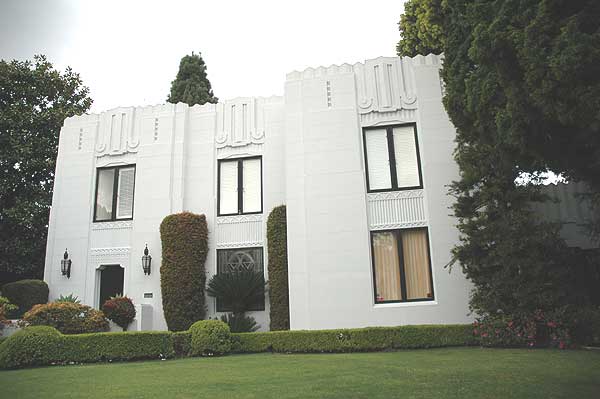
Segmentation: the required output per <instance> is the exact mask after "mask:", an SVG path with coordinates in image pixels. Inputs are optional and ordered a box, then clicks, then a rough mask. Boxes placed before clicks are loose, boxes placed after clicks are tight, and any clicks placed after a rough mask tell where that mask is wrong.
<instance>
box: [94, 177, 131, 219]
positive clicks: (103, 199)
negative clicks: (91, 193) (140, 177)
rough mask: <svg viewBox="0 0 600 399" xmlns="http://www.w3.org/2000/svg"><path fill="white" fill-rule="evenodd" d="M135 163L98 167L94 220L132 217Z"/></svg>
mask: <svg viewBox="0 0 600 399" xmlns="http://www.w3.org/2000/svg"><path fill="white" fill-rule="evenodd" d="M134 189H135V165H126V166H114V167H110V168H98V172H97V176H96V201H95V206H94V222H106V221H111V220H127V219H132V218H133V192H134Z"/></svg>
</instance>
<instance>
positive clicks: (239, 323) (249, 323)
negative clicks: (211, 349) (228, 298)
mask: <svg viewBox="0 0 600 399" xmlns="http://www.w3.org/2000/svg"><path fill="white" fill-rule="evenodd" d="M221 321H222V322H223V323H227V325H228V326H229V330H231V332H232V333H243V332H254V331H256V330H258V329H259V328H260V326H259V325H258V324H256V320H255V319H254V317H251V316H246V315H244V314H243V313H242V314H234V313H227V314H224V315H222V316H221Z"/></svg>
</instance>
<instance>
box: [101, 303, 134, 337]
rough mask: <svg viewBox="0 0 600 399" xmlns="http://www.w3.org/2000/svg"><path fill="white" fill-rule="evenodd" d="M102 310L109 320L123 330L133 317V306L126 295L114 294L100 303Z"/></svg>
mask: <svg viewBox="0 0 600 399" xmlns="http://www.w3.org/2000/svg"><path fill="white" fill-rule="evenodd" d="M102 311H103V312H104V314H105V315H106V317H107V318H108V319H109V320H112V321H113V322H114V323H115V324H116V325H118V326H119V327H121V328H122V329H123V331H126V330H127V326H129V325H130V324H131V322H132V321H133V319H135V306H133V302H132V301H131V299H130V298H128V297H126V296H116V297H112V298H110V299H108V300H107V301H106V302H104V305H102Z"/></svg>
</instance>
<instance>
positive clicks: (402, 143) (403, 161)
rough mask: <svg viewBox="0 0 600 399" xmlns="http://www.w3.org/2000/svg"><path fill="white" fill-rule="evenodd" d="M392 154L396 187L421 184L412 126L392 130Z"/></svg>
mask: <svg viewBox="0 0 600 399" xmlns="http://www.w3.org/2000/svg"><path fill="white" fill-rule="evenodd" d="M394 153H395V156H396V176H398V187H399V188H402V187H416V186H419V185H420V184H421V182H420V180H419V163H418V162H417V145H416V142H415V131H414V128H413V127H412V126H402V127H395V128H394Z"/></svg>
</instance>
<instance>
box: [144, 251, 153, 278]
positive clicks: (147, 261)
mask: <svg viewBox="0 0 600 399" xmlns="http://www.w3.org/2000/svg"><path fill="white" fill-rule="evenodd" d="M151 263H152V256H150V255H148V244H146V249H144V255H143V256H142V269H144V274H147V275H150V264H151Z"/></svg>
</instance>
